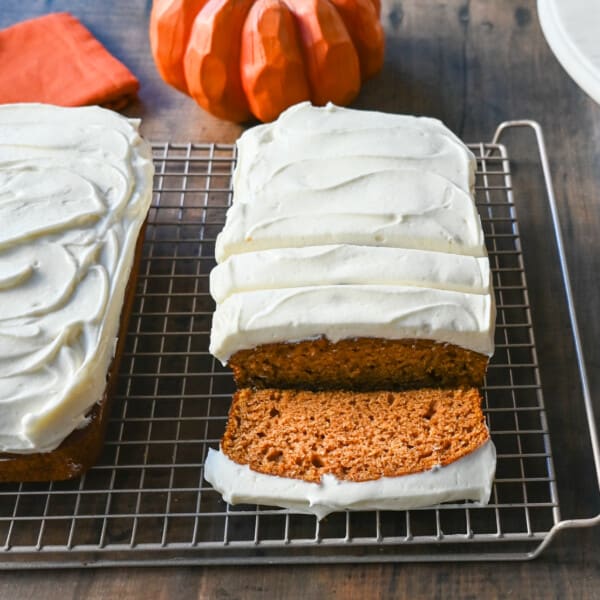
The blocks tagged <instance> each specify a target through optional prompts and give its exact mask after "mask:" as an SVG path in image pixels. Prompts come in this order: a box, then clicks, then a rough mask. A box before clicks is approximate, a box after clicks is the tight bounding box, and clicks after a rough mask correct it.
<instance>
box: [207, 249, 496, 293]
mask: <svg viewBox="0 0 600 600" xmlns="http://www.w3.org/2000/svg"><path fill="white" fill-rule="evenodd" d="M348 284H357V285H360V284H363V285H405V286H407V285H413V286H417V287H432V288H438V289H446V290H453V291H457V292H466V293H470V294H489V293H490V285H491V283H490V265H489V260H488V259H487V258H483V257H474V256H464V255H460V254H448V253H443V252H428V251H419V250H413V249H407V248H386V247H378V246H358V245H355V244H333V245H329V246H306V247H303V248H275V249H271V250H263V251H261V252H247V253H244V254H235V255H233V256H230V257H229V258H228V259H227V260H225V261H224V262H222V263H221V264H220V265H217V266H216V267H215V268H214V269H213V270H212V271H211V273H210V293H211V295H212V297H213V298H214V299H215V301H216V302H219V303H220V302H223V301H225V300H226V299H227V298H229V296H231V295H233V294H238V293H240V292H250V291H254V290H268V289H281V288H298V287H305V286H310V285H348Z"/></svg>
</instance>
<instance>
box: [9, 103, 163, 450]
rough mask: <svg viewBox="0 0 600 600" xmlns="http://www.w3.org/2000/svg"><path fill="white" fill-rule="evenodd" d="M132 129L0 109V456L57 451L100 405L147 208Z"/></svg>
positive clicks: (149, 169) (48, 111) (48, 109)
mask: <svg viewBox="0 0 600 600" xmlns="http://www.w3.org/2000/svg"><path fill="white" fill-rule="evenodd" d="M138 125H139V122H137V121H128V120H127V119H125V118H123V117H121V116H120V115H118V114H116V113H113V112H111V111H108V110H104V109H100V108H97V107H86V108H59V107H55V106H49V105H39V104H37V105H36V104H15V105H4V106H0V222H2V224H3V225H2V227H1V228H0V451H1V452H12V453H32V452H47V451H51V450H53V449H54V448H56V447H57V446H58V445H59V444H60V443H61V441H62V440H63V439H64V438H65V437H67V436H68V435H69V433H71V432H72V431H73V430H74V429H75V428H77V427H80V426H82V425H84V424H85V423H86V414H87V413H88V412H89V410H90V409H91V407H92V406H93V405H94V404H95V403H96V402H98V401H99V400H100V399H101V398H102V395H103V393H104V388H105V384H106V371H107V369H108V366H109V363H110V361H111V359H112V355H113V351H114V345H115V337H116V335H117V332H118V327H119V320H120V313H121V306H122V302H123V297H124V293H125V288H126V285H127V281H128V277H129V272H130V270H131V266H132V262H133V258H134V253H135V245H136V241H137V237H138V234H139V231H140V229H141V227H142V224H143V222H144V219H145V216H146V213H147V210H148V207H149V205H150V202H151V199H152V174H153V166H152V155H151V150H150V147H149V145H148V144H147V143H145V142H144V141H143V140H142V138H141V137H140V136H139V134H138V131H137V129H138Z"/></svg>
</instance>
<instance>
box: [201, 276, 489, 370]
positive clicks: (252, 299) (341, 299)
mask: <svg viewBox="0 0 600 600" xmlns="http://www.w3.org/2000/svg"><path fill="white" fill-rule="evenodd" d="M494 316H495V310H494V304H493V301H492V299H491V297H490V295H489V294H464V293H461V292H452V291H448V290H440V289H435V288H422V287H416V286H414V287H413V286H401V285H397V286H396V285H322V286H310V287H298V288H284V289H273V290H257V291H254V292H245V293H241V294H234V295H232V296H230V297H229V298H227V300H225V301H224V302H222V303H220V304H219V305H218V306H217V310H216V311H215V313H214V316H213V327H212V335H211V343H210V352H211V353H212V354H213V355H214V356H216V357H217V358H218V359H219V360H221V361H222V362H226V361H227V360H228V359H229V357H230V356H232V355H233V354H235V352H237V351H238V350H242V349H245V348H254V347H256V346H260V345H262V344H269V343H275V342H299V341H301V340H306V339H315V338H318V337H321V336H325V337H326V338H327V339H328V340H330V341H332V342H338V341H340V340H343V339H348V338H359V337H374V338H387V339H411V338H413V339H414V338H418V339H426V340H434V341H438V342H447V343H450V344H455V345H457V346H462V347H463V348H469V349H471V350H473V351H475V352H479V353H481V354H488V355H491V354H492V352H493V349H494V347H493V337H492V336H491V335H490V331H493V324H494Z"/></svg>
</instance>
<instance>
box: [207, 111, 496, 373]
mask: <svg viewBox="0 0 600 600" xmlns="http://www.w3.org/2000/svg"><path fill="white" fill-rule="evenodd" d="M474 173H475V158H474V156H473V154H472V153H471V152H470V151H469V149H468V148H467V146H465V144H463V142H461V141H460V140H459V139H458V138H457V137H456V136H455V135H454V134H453V133H452V132H450V130H448V129H447V128H446V127H445V126H444V125H443V124H442V123H441V122H440V121H437V120H435V119H429V118H423V117H412V116H406V115H391V114H385V113H378V112H368V111H356V110H352V109H347V108H340V107H337V106H333V105H328V106H326V107H322V108H317V107H313V106H311V105H310V104H309V103H301V104H298V105H296V106H293V107H291V108H290V109H288V110H287V111H285V112H284V113H282V115H281V116H280V117H279V119H278V120H277V121H275V122H274V123H269V124H265V125H260V126H258V127H255V128H252V129H250V130H248V131H247V132H245V133H244V134H243V135H242V136H241V138H240V139H239V140H238V163H237V166H236V170H235V173H234V177H233V203H232V206H231V207H230V208H229V210H228V212H227V218H226V222H225V226H224V228H223V231H222V232H221V233H220V234H219V235H218V237H217V240H216V244H215V255H216V260H217V263H218V266H217V267H216V268H215V269H214V271H213V272H212V273H211V293H212V295H213V297H214V298H215V300H216V302H217V309H216V312H215V315H214V318H213V326H212V331H211V345H210V351H211V352H212V353H213V354H214V356H216V357H217V358H218V359H219V360H221V362H223V363H226V362H227V361H228V360H229V358H230V357H231V356H232V355H233V354H235V352H237V351H238V350H244V349H248V348H253V347H255V346H257V345H261V344H267V343H277V342H297V341H301V340H305V339H314V338H318V337H322V336H324V337H326V338H328V339H329V340H331V341H338V340H340V339H344V338H352V337H383V338H388V339H403V338H421V339H429V340H434V341H439V342H447V343H452V344H456V345H459V346H462V347H464V348H467V349H470V350H473V351H475V352H479V353H483V354H487V355H491V354H492V352H493V336H494V321H495V306H494V299H493V294H492V290H491V279H490V272H489V261H488V259H487V252H486V248H485V241H484V235H483V230H482V226H481V221H480V218H479V215H478V212H477V208H476V206H475V202H474V198H473V185H474Z"/></svg>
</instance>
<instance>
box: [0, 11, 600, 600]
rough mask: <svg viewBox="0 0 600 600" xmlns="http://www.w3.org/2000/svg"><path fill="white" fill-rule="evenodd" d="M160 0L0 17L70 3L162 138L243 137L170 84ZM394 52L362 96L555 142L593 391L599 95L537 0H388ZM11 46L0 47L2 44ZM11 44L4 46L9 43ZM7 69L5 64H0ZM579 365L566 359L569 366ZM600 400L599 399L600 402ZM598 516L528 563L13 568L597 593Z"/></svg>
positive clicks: (560, 371) (94, 587)
mask: <svg viewBox="0 0 600 600" xmlns="http://www.w3.org/2000/svg"><path fill="white" fill-rule="evenodd" d="M150 4H151V3H150V0H148V1H144V0H129V1H127V2H120V1H118V0H103V1H102V2H91V1H86V2H74V1H71V2H69V1H67V0H29V1H27V2H23V1H22V0H19V1H17V0H2V2H1V3H0V27H5V26H8V25H10V24H12V23H15V22H17V21H20V20H23V19H25V18H27V17H32V16H36V15H40V14H45V13H47V12H52V11H61V10H69V11H70V12H72V13H74V14H75V15H76V16H78V17H79V18H81V19H82V21H83V22H84V23H85V24H86V25H87V26H88V27H89V28H90V29H91V30H92V32H93V33H94V34H95V35H96V36H97V37H98V38H99V39H100V40H101V41H102V42H103V43H104V44H105V45H106V46H107V47H108V49H109V50H110V51H111V52H113V54H115V55H116V56H117V57H118V58H120V59H121V60H122V61H123V62H125V63H126V64H127V65H128V66H129V67H130V68H131V69H132V70H133V71H134V73H136V75H137V76H138V77H139V78H140V81H141V84H142V87H141V92H140V97H139V102H137V103H135V104H133V105H131V106H130V107H129V108H128V109H127V110H126V114H128V115H131V116H141V117H142V118H143V131H144V133H145V135H146V136H147V137H149V138H150V139H152V140H157V141H160V140H170V141H194V142H232V141H233V140H235V139H236V137H237V136H238V135H239V134H240V132H241V131H242V127H241V126H238V125H234V124H230V123H226V122H223V121H220V120H218V119H215V118H213V117H211V116H209V115H207V114H206V113H204V112H203V111H202V110H201V109H200V108H199V107H198V106H196V104H195V103H194V102H193V101H192V100H191V99H189V98H187V97H186V96H184V95H183V94H180V93H178V92H176V91H174V90H172V89H170V88H169V87H167V86H166V85H164V84H163V83H162V81H161V80H160V78H159V77H158V75H157V73H156V71H155V69H154V66H153V64H152V60H151V57H150V52H149V44H148V38H147V24H148V15H149V11H150ZM382 20H383V22H384V25H385V29H386V41H387V50H386V60H385V67H384V69H383V72H382V73H381V74H380V75H378V76H377V77H376V78H374V79H373V80H372V81H370V82H368V83H367V84H366V85H365V86H364V87H363V89H362V91H361V94H360V96H359V98H358V99H357V100H356V102H355V106H357V107H361V108H369V109H381V110H385V111H393V112H407V113H417V114H427V115H431V116H435V117H439V118H441V119H443V120H444V121H445V122H446V123H447V124H448V126H449V127H451V128H452V129H453V130H454V131H455V132H456V133H458V134H459V135H460V136H461V137H462V138H463V139H465V140H467V141H479V140H487V139H489V138H490V137H491V136H492V134H493V131H494V129H495V127H496V125H497V124H498V123H499V122H501V121H504V120H507V119H519V118H534V119H537V120H538V121H539V122H540V123H541V124H542V126H543V128H544V132H545V135H546V140H547V143H548V148H549V155H550V162H551V167H552V170H553V176H554V183H555V188H556V195H557V201H558V204H559V212H560V215H561V217H562V219H563V234H564V237H565V244H566V250H567V255H568V262H569V266H570V268H571V274H572V281H573V288H574V293H575V300H576V306H577V311H578V316H579V320H580V323H581V324H582V326H583V327H582V336H583V345H584V350H585V353H586V357H587V366H588V369H589V375H590V382H591V387H592V391H593V392H594V394H595V397H597V396H598V391H599V390H600V345H598V344H597V340H598V339H599V338H600V319H598V318H597V307H598V306H599V305H600V278H599V277H598V273H600V243H599V239H600V234H599V232H600V197H599V192H598V190H600V106H598V105H597V104H595V103H594V102H593V101H592V100H591V99H590V98H588V97H587V96H586V95H585V94H584V93H583V92H582V91H581V90H580V89H579V88H578V87H577V86H576V85H575V84H574V83H573V82H572V80H571V79H570V78H569V77H568V76H567V75H566V74H565V72H564V71H563V70H562V68H561V67H560V65H559V64H558V63H557V61H556V60H555V59H554V57H553V55H552V54H551V52H550V51H549V49H548V47H547V45H546V43H545V41H544V39H543V36H542V34H541V31H540V28H539V25H538V21H537V15H536V11H535V1H534V0H505V1H503V2H497V0H471V1H470V2H469V1H464V0H413V1H411V2H409V1H406V0H405V1H403V2H394V1H391V0H387V1H386V0H384V1H383V11H382ZM0 52H1V49H0ZM0 56H1V54H0ZM0 75H1V62H0ZM509 141H510V144H511V150H513V154H514V155H515V156H516V158H517V159H518V169H517V172H516V174H515V178H516V182H517V184H518V187H517V189H518V190H519V198H518V199H517V202H518V208H519V217H520V224H521V229H522V236H523V240H524V254H525V260H526V266H527V271H528V275H529V284H530V287H531V289H532V298H533V302H534V307H533V308H534V321H535V324H536V335H537V336H538V346H539V348H540V353H541V356H542V358H543V360H542V365H543V371H542V375H543V378H544V380H543V382H544V385H545V387H546V393H547V405H548V413H549V419H550V427H551V432H552V435H553V444H554V451H555V460H556V464H557V470H558V473H559V475H560V476H561V477H562V483H563V486H562V487H561V504H562V505H563V508H564V509H565V513H566V514H569V512H567V511H570V512H571V513H572V514H575V515H580V514H588V515H589V514H592V513H594V512H598V511H599V510H600V507H599V501H598V497H597V494H594V493H593V491H592V490H593V483H594V482H593V481H591V480H590V477H591V471H590V466H591V465H590V463H589V458H588V457H589V444H588V443H587V442H586V440H585V430H584V429H583V428H582V425H581V424H582V423H583V414H582V409H581V401H580V398H579V397H578V392H577V385H576V381H575V379H574V378H573V377H572V376H569V375H568V372H569V371H568V367H569V365H570V366H572V361H573V348H572V346H571V345H570V344H569V342H568V339H569V331H568V327H567V326H566V322H565V315H566V313H565V307H564V304H563V303H562V300H561V292H560V280H559V279H558V275H557V269H556V265H555V263H554V262H552V261H549V260H547V257H548V256H549V255H550V254H551V252H552V251H553V248H552V244H551V242H550V241H549V238H550V235H549V232H548V231H549V230H548V227H549V225H550V223H549V219H548V214H547V210H546V208H545V206H543V205H542V204H541V203H540V198H543V191H542V182H541V179H540V174H539V172H538V169H537V167H536V164H537V163H536V160H534V157H533V156H532V154H531V153H532V149H533V146H532V144H531V139H530V138H529V137H528V136H527V135H526V134H514V135H513V134H511V137H510V139H509ZM569 368H570V367H569ZM596 411H597V413H599V412H600V405H599V404H598V402H597V401H596ZM599 556H600V529H598V528H596V529H592V530H580V531H571V532H567V533H564V534H561V535H559V536H558V538H557V539H556V540H555V541H554V542H553V544H552V545H551V547H550V548H549V549H548V551H547V552H546V553H544V555H543V556H542V557H541V558H539V559H537V560H536V561H533V562H528V563H497V564H433V565H430V564H424V565H423V564H421V565H403V564H396V565H389V564H383V565H354V566H343V565H340V566H313V567H274V566H265V567H236V568H233V567H228V568H223V567H218V568H216V567H215V568H176V567H172V568H163V569H154V568H152V569H123V568H117V569H93V570H68V571H52V572H50V571H37V572H27V573H24V572H10V573H9V572H6V573H1V574H0V599H4V598H6V599H9V598H10V599H13V598H36V599H37V598H48V599H52V598H60V599H61V600H69V599H71V598H101V597H102V598H104V597H106V598H114V597H124V598H128V599H132V600H133V599H134V598H142V597H144V598H145V597H151V598H157V599H162V598H165V599H166V598H171V597H176V598H178V599H181V600H186V599H188V598H217V599H236V598H240V599H241V598H243V599H246V598H262V597H273V598H317V597H325V596H327V597H339V598H348V599H353V598H357V599H359V598H360V599H362V598H371V597H395V598H411V599H418V598H441V597H444V598H598V597H599V595H600V592H599V590H600V558H599Z"/></svg>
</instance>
